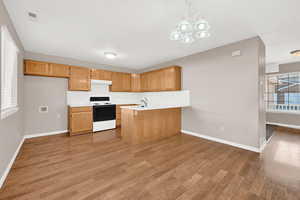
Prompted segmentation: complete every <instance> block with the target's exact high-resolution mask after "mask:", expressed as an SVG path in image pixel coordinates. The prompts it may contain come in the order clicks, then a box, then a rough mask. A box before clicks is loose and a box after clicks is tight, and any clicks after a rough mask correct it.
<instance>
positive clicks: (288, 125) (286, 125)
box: [267, 122, 300, 129]
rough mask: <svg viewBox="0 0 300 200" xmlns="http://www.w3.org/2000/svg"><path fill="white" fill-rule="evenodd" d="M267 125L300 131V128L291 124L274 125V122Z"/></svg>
mask: <svg viewBox="0 0 300 200" xmlns="http://www.w3.org/2000/svg"><path fill="white" fill-rule="evenodd" d="M267 124H269V125H275V126H282V127H287V128H293V129H300V126H297V125H291V124H281V123H276V122H267Z"/></svg>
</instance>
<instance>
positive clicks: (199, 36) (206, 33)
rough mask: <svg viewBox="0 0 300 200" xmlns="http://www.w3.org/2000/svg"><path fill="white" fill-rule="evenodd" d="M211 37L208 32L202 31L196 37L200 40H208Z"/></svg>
mask: <svg viewBox="0 0 300 200" xmlns="http://www.w3.org/2000/svg"><path fill="white" fill-rule="evenodd" d="M209 36H210V33H209V32H207V31H202V32H198V33H196V37H197V38H199V39H202V38H208V37H209Z"/></svg>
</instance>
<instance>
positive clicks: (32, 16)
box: [28, 12, 38, 21]
mask: <svg viewBox="0 0 300 200" xmlns="http://www.w3.org/2000/svg"><path fill="white" fill-rule="evenodd" d="M28 18H29V20H30V21H37V19H38V17H37V14H36V13H34V12H28Z"/></svg>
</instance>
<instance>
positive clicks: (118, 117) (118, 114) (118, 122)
mask: <svg viewBox="0 0 300 200" xmlns="http://www.w3.org/2000/svg"><path fill="white" fill-rule="evenodd" d="M121 106H136V104H123V105H117V106H116V126H117V127H121V116H122V115H121Z"/></svg>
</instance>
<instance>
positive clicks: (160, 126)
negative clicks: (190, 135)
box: [121, 108, 181, 144]
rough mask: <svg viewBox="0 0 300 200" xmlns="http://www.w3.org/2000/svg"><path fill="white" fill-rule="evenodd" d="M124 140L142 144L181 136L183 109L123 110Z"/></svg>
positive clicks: (122, 133) (122, 130) (122, 132)
mask: <svg viewBox="0 0 300 200" xmlns="http://www.w3.org/2000/svg"><path fill="white" fill-rule="evenodd" d="M121 116H122V119H121V123H122V129H121V136H122V139H123V140H124V141H126V142H128V143H129V144H142V143H146V142H152V141H157V140H161V139H163V138H167V137H171V136H174V135H177V134H180V131H181V108H169V109H155V110H132V109H127V108H124V109H122V114H121Z"/></svg>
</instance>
